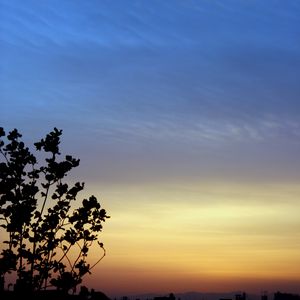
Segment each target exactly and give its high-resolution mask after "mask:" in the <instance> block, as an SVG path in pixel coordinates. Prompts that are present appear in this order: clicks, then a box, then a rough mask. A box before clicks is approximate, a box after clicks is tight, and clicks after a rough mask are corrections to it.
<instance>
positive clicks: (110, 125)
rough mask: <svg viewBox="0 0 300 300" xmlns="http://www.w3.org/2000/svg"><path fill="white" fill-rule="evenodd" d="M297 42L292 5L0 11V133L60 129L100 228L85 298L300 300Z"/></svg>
mask: <svg viewBox="0 0 300 300" xmlns="http://www.w3.org/2000/svg"><path fill="white" fill-rule="evenodd" d="M299 29H300V2H299V1H297V0H289V1H285V2H280V1H277V0H269V1H264V2H262V1H259V0H253V1H250V2H245V1H242V0H228V1H226V2H222V1H218V0H215V1H208V0H201V1H197V0H186V1H183V0H182V1H181V0H174V1H171V0H164V1H159V0H153V1H146V0H141V1H130V0H123V1H122V0H116V1H109V0H102V1H96V0H91V1H88V2H87V1H67V0H65V1H64V0H63V1H56V0H54V1H47V0H46V1H42V2H41V1H38V0H28V1H26V2H25V1H21V0H14V1H9V0H0V41H1V47H0V55H1V61H0V101H1V109H0V123H1V124H0V126H3V127H4V129H5V130H6V131H7V132H8V131H10V130H12V129H14V128H17V129H18V130H19V131H20V133H21V134H22V135H23V138H24V141H25V142H26V144H28V146H33V143H34V142H36V141H38V140H39V139H41V138H43V137H44V136H45V135H46V134H47V133H48V132H50V131H51V130H52V129H53V128H54V127H57V128H58V129H62V130H63V134H62V143H61V152H62V154H64V155H65V154H70V155H73V156H74V157H77V158H79V159H80V166H79V167H78V168H77V169H76V170H74V171H73V172H72V173H71V174H70V176H69V178H68V179H67V180H69V181H70V182H75V181H78V180H79V181H84V182H85V189H84V191H83V192H82V193H81V194H80V198H81V197H86V196H89V195H92V194H93V195H95V196H96V197H97V198H98V199H99V201H100V203H101V205H102V206H103V207H104V208H105V209H106V211H107V213H108V215H109V216H111V218H110V219H109V220H108V221H107V222H106V223H105V224H104V227H103V232H102V234H101V242H103V243H104V245H105V247H106V250H107V255H106V257H105V258H104V259H103V261H101V263H100V264H99V265H97V267H96V268H95V269H93V271H92V274H91V275H89V276H87V278H85V279H84V282H83V285H86V286H88V287H89V288H94V289H95V290H99V291H102V292H104V293H105V294H107V295H110V294H112V293H120V295H121V294H125V295H126V294H129V293H130V294H139V293H142V292H143V291H145V292H150V290H151V291H153V292H154V293H160V292H161V293H163V292H173V293H174V294H176V293H178V292H179V291H184V290H198V289H199V290H203V289H204V290H211V289H216V290H217V291H218V290H235V289H237V290H245V291H248V292H249V293H252V292H256V293H257V292H259V291H261V290H265V289H266V290H282V291H287V292H291V293H296V294H300V284H299V283H300V250H299V249H300V219H299V211H300V199H299V198H300V197H299V196H300V185H299V181H300V160H299V153H300V119H299V117H300V101H299V99H300V98H299V96H300V85H299V78H300V39H299V36H300V31H299ZM90 253H91V254H90V260H91V263H93V262H94V261H96V260H97V255H98V252H97V249H96V248H92V249H91V252H90Z"/></svg>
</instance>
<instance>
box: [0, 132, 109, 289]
mask: <svg viewBox="0 0 300 300" xmlns="http://www.w3.org/2000/svg"><path fill="white" fill-rule="evenodd" d="M61 135H62V130H58V129H57V128H54V130H53V131H51V132H50V133H49V134H47V135H46V137H45V138H44V139H41V140H40V141H39V142H37V143H35V144H34V145H35V150H36V151H37V155H38V157H39V158H40V159H42V158H43V157H44V158H43V159H42V161H43V164H42V165H41V164H40V163H38V159H37V156H35V155H34V154H32V153H31V152H30V150H29V148H28V147H26V146H25V144H24V142H23V141H22V140H21V138H22V135H21V134H20V133H19V132H18V130H17V129H14V130H12V131H11V132H9V133H8V134H7V135H6V133H5V131H4V129H3V128H2V127H0V153H1V157H2V160H0V224H1V225H0V226H1V237H4V240H3V244H2V245H3V247H1V248H3V249H1V251H2V252H1V256H0V280H1V282H2V286H4V280H5V279H6V276H7V274H8V273H14V274H15V278H16V281H15V284H14V289H15V291H19V292H22V293H33V292H34V291H41V290H46V289H49V288H51V287H56V288H57V289H59V290H61V291H63V292H65V293H67V292H68V291H69V290H70V289H73V288H75V287H76V286H77V285H78V284H79V283H81V282H82V278H83V276H85V275H86V274H88V273H91V270H92V269H93V268H94V267H95V265H96V264H97V263H99V262H100V260H101V259H102V258H103V257H104V256H105V249H104V247H103V244H102V243H101V242H100V241H99V240H98V238H99V235H100V232H101V231H102V223H103V222H105V220H106V219H107V218H109V216H107V214H106V211H105V209H103V208H102V207H101V206H100V204H99V202H98V200H97V198H96V197H95V196H90V197H89V198H87V199H83V200H82V202H81V204H80V205H79V206H78V205H73V203H75V201H76V200H77V195H78V193H79V192H80V191H82V190H83V189H84V183H83V182H76V183H75V184H74V185H72V186H69V184H68V183H66V182H65V180H64V179H65V177H66V176H67V174H68V173H69V172H70V171H71V170H72V169H73V168H75V167H77V166H78V165H79V159H75V158H73V157H72V156H71V155H66V156H65V158H64V159H61V153H60V149H59V144H60V137H61ZM94 243H96V244H98V246H99V247H100V248H101V250H102V255H101V256H100V257H99V260H98V261H97V262H95V263H94V264H92V265H91V264H89V263H88V261H87V256H88V252H89V249H90V247H91V246H92V244H94Z"/></svg>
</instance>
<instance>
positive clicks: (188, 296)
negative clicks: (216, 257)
mask: <svg viewBox="0 0 300 300" xmlns="http://www.w3.org/2000/svg"><path fill="white" fill-rule="evenodd" d="M171 292H172V291H171ZM240 293H241V291H236V292H234V291H233V292H224V293H222V292H220V293H201V292H186V293H174V295H175V297H176V299H177V300H178V299H180V300H220V299H232V300H234V299H235V295H236V294H240ZM159 296H168V294H150V293H149V294H139V295H130V296H128V299H129V300H136V299H140V300H151V299H153V298H154V297H159ZM246 299H247V300H261V295H255V294H247V298H246ZM270 300H271V299H270Z"/></svg>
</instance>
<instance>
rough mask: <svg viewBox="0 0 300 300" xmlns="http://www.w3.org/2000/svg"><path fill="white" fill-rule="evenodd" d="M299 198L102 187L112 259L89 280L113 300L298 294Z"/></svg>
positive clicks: (211, 188)
mask: <svg viewBox="0 0 300 300" xmlns="http://www.w3.org/2000/svg"><path fill="white" fill-rule="evenodd" d="M110 188H111V189H110ZM96 192H97V190H95V193H96ZM299 193H300V188H299V187H298V186H297V185H293V184H286V185H280V184H276V185H272V184H259V183H256V184H252V185H249V184H248V185H245V184H244V185H242V184H232V183H227V184H225V183H201V182H199V183H198V184H196V183H189V184H186V185H185V184H182V185H181V187H180V188H179V185H173V186H172V185H162V184H153V185H151V186H131V187H129V186H112V187H107V186H106V187H104V186H103V187H99V194H100V195H102V196H103V199H102V203H103V205H104V206H105V207H106V208H107V210H108V212H109V213H110V214H111V216H112V218H111V219H109V220H108V222H107V223H105V226H104V231H103V235H102V236H103V242H104V243H105V246H106V248H107V256H106V257H105V258H104V260H103V261H102V262H101V263H100V264H99V265H98V266H97V267H96V268H95V269H94V270H93V275H92V276H90V278H88V279H86V280H87V282H89V284H91V285H93V286H95V287H97V288H100V289H103V290H104V291H106V292H107V293H109V294H111V295H119V294H120V293H128V294H132V293H139V292H141V293H142V292H153V291H156V292H161V293H166V292H168V291H173V292H183V291H191V290H193V291H195V290H196V291H212V290H213V291H230V290H245V289H246V290H247V291H248V292H256V293H260V291H261V290H265V289H268V290H270V289H275V290H276V289H280V288H281V289H283V290H286V289H289V290H292V291H294V292H300V291H299V285H298V282H299V280H300V271H299V265H300V252H299V247H300V239H299V238H300V234H299V227H300V220H299V218H298V212H299V209H300V204H299V202H298V195H299ZM241 199H243V200H244V201H241ZM270 199H272V205H270V204H269V200H270ZM93 255H94V254H91V259H93Z"/></svg>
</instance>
